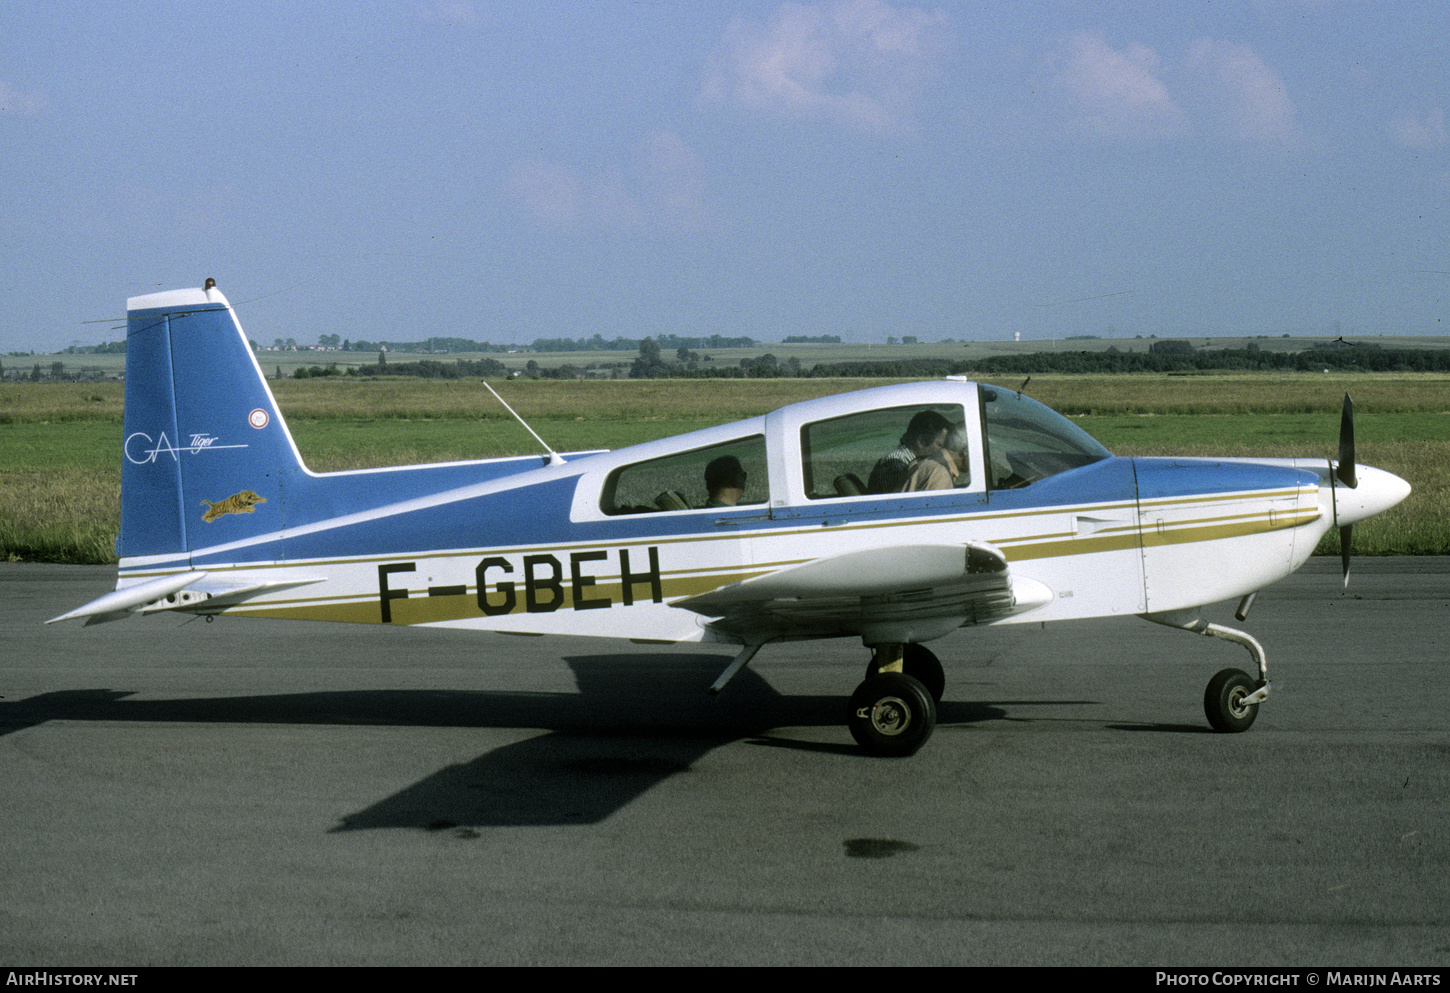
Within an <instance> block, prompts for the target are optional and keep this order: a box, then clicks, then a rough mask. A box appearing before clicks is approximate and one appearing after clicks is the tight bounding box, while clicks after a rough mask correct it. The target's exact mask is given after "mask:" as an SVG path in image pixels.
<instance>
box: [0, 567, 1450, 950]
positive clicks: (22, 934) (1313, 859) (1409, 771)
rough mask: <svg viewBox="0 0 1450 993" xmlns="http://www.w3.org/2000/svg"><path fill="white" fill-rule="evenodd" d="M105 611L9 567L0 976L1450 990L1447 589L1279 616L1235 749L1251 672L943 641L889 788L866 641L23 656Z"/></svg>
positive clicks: (1269, 607)
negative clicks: (420, 972)
mask: <svg viewBox="0 0 1450 993" xmlns="http://www.w3.org/2000/svg"><path fill="white" fill-rule="evenodd" d="M112 582H113V573H112V571H111V570H109V569H105V568H88V567H65V566H43V565H13V564H11V565H0V644H3V646H4V648H3V650H0V651H3V663H0V783H3V787H0V789H3V802H0V963H3V964H17V965H19V964H24V965H34V966H60V965H68V966H81V965H98V966H100V965H167V964H190V965H232V964H235V965H279V964H298V965H302V964H305V965H325V964H339V965H361V964H390V965H411V964H439V965H442V964H735V965H768V964H811V965H846V964H860V965H886V964H962V965H972V964H982V965H986V964H993V965H1002V964H1006V965H1017V964H1030V965H1089V964H1092V965H1101V964H1112V965H1150V966H1166V965H1173V966H1190V965H1203V966H1216V967H1225V968H1227V967H1235V966H1250V965H1318V966H1330V965H1345V966H1356V965H1357V966H1368V965H1382V966H1398V967H1412V966H1431V965H1438V966H1445V965H1450V816H1447V815H1450V726H1447V719H1446V713H1447V704H1450V664H1447V662H1446V657H1447V655H1450V559H1445V558H1436V559H1360V560H1357V561H1356V563H1355V575H1354V578H1353V580H1352V582H1351V585H1350V588H1349V591H1348V593H1346V592H1344V591H1343V590H1342V589H1341V585H1340V581H1339V576H1338V562H1337V561H1336V562H1331V561H1326V560H1314V561H1313V562H1311V563H1310V564H1309V566H1307V567H1306V568H1305V570H1303V571H1302V572H1300V573H1299V574H1298V575H1296V576H1294V577H1292V578H1291V579H1289V580H1287V581H1285V582H1284V583H1281V584H1279V585H1277V586H1275V587H1271V588H1270V589H1268V590H1266V591H1264V592H1263V593H1262V594H1261V595H1260V596H1259V598H1258V602H1257V604H1256V605H1255V606H1254V608H1253V612H1252V614H1251V615H1250V617H1249V620H1248V623H1247V624H1246V625H1244V626H1245V627H1246V628H1247V629H1248V630H1249V631H1250V632H1251V633H1252V634H1254V636H1255V637H1257V638H1258V639H1259V640H1260V641H1262V642H1263V643H1264V645H1265V647H1266V649H1267V652H1268V658H1269V667H1270V675H1271V677H1272V679H1273V695H1272V697H1271V698H1270V700H1269V701H1268V702H1267V703H1265V704H1264V705H1263V706H1262V707H1261V708H1260V713H1259V717H1258V721H1257V723H1256V724H1255V725H1254V727H1253V728H1252V729H1251V730H1250V731H1248V732H1247V733H1245V734H1240V735H1223V734H1215V733H1212V732H1211V731H1209V729H1208V726H1207V723H1206V721H1205V719H1204V716H1203V711H1202V696H1203V690H1204V686H1205V685H1206V684H1207V682H1208V679H1209V677H1211V676H1212V675H1213V674H1214V673H1215V672H1216V671H1218V670H1219V669H1222V668H1227V667H1235V668H1245V669H1247V668H1249V664H1248V663H1249V658H1248V654H1247V652H1245V651H1244V650H1243V649H1242V648H1240V647H1238V646H1235V645H1231V644H1228V643H1226V642H1222V641H1219V640H1217V639H1212V638H1205V637H1202V636H1198V635H1192V634H1188V633H1184V632H1179V631H1174V630H1170V629H1168V628H1163V627H1159V626H1156V625H1151V624H1147V623H1144V622H1142V621H1140V620H1136V619H1127V620H1108V621H1091V622H1079V623H1075V624H1062V625H1049V626H1047V627H1045V628H1043V627H1041V626H1039V625H1031V626H1017V627H1010V628H992V629H978V630H964V631H960V632H958V633H956V634H954V635H952V636H950V637H948V638H946V639H943V640H942V641H939V642H936V643H934V644H933V646H932V647H933V648H934V649H935V650H936V651H937V653H938V654H939V655H940V656H941V657H942V659H943V661H944V662H945V663H946V665H947V677H948V683H947V694H946V699H945V700H944V701H943V703H942V706H941V708H940V724H939V726H938V728H937V731H936V734H935V736H934V737H933V738H932V740H931V741H930V742H928V744H927V745H926V747H925V748H924V749H923V750H922V751H921V752H919V753H918V754H917V755H915V756H913V757H911V758H909V759H894V760H893V759H871V758H867V757H864V756H863V755H861V754H859V753H858V751H857V750H856V748H855V746H854V744H853V742H852V741H851V738H850V735H849V733H848V732H847V731H846V729H845V728H844V726H843V724H842V718H843V711H844V708H845V698H846V697H847V696H848V695H849V694H850V692H851V690H852V689H853V688H854V687H855V686H856V684H857V683H858V682H859V681H860V679H861V676H862V673H863V671H864V668H865V664H866V661H867V653H866V651H865V650H864V649H863V648H862V647H861V646H860V645H859V644H857V643H855V642H853V641H833V642H817V643H803V644H797V645H786V646H770V647H767V648H766V649H764V650H763V651H762V652H761V653H760V655H759V656H757V658H756V660H755V661H754V662H753V663H752V664H751V666H750V667H749V668H748V669H747V670H746V671H745V672H744V673H743V674H742V675H741V676H740V677H738V678H737V679H736V680H735V682H734V683H732V684H731V685H730V686H729V687H728V688H727V689H726V690H725V692H724V693H723V694H722V695H721V696H719V697H715V698H711V697H708V696H707V695H706V693H705V687H706V686H708V685H709V683H710V682H711V681H712V680H713V679H714V678H715V676H716V675H718V673H719V672H720V670H722V669H723V668H724V667H725V665H726V664H727V663H728V662H729V659H730V653H729V652H728V651H727V650H724V649H723V648H720V647H716V646H710V647H705V648H702V647H700V646H680V647H668V646H642V645H631V644H629V643H624V642H617V641H605V640H592V639H582V640H574V639H566V638H542V639H541V638H515V637H507V636H503V635H471V634H466V633H461V632H448V631H428V630H421V629H385V628H381V627H377V626H371V625H369V626H363V625H358V626H353V625H333V624H307V623H285V622H270V621H253V620H234V619H228V618H223V619H220V620H218V621H217V622H215V623H210V624H208V623H205V622H202V621H192V622H190V623H186V622H184V621H183V619H181V618H174V617H160V618H145V619H129V620H125V621H121V622H117V623H114V624H106V625H98V626H92V627H83V626H80V625H79V624H73V625H53V626H50V627H45V626H42V625H41V623H40V622H41V621H42V620H44V619H45V618H47V617H52V616H55V615H57V614H60V613H62V612H64V611H66V610H69V609H70V608H72V607H75V606H78V605H80V604H82V603H85V602H86V601H88V600H90V599H93V598H94V597H96V596H99V595H101V594H102V593H104V592H106V591H107V590H109V589H110V587H111V585H112ZM1232 607H1233V605H1232V604H1221V605H1218V606H1216V607H1214V608H1212V609H1211V610H1210V612H1209V616H1210V617H1211V619H1214V620H1217V621H1220V622H1221V623H1233V622H1232V619H1231V614H1232Z"/></svg>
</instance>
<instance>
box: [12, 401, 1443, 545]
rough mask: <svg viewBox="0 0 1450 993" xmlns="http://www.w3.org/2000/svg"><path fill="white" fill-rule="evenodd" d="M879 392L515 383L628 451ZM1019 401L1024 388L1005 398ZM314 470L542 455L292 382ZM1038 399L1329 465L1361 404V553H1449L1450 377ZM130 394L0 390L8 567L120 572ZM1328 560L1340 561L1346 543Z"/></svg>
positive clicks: (600, 439)
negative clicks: (1368, 488)
mask: <svg viewBox="0 0 1450 993" xmlns="http://www.w3.org/2000/svg"><path fill="white" fill-rule="evenodd" d="M879 385H884V381H882V380H789V379H784V380H711V381H698V380H695V381H691V380H620V381H609V382H584V381H566V382H561V381H549V380H539V381H524V380H520V381H513V382H509V383H505V384H501V385H499V386H498V387H497V388H498V389H499V391H500V393H501V394H502V395H503V396H504V398H505V399H506V400H507V401H508V402H509V403H510V404H511V405H512V406H513V407H514V408H515V409H516V410H518V411H519V412H520V413H521V414H523V415H524V416H525V417H526V418H527V419H528V420H529V421H530V423H531V424H532V425H533V426H534V429H535V430H537V431H538V432H539V433H540V434H541V435H542V436H543V437H544V438H545V439H546V440H547V441H548V442H549V443H550V444H551V445H552V446H553V447H554V448H556V449H557V450H559V451H571V450H580V449H589V448H619V447H623V446H625V445H629V444H635V443H638V442H641V441H648V440H651V439H654V438H661V437H666V436H669V435H673V434H678V433H680V432H683V431H689V430H694V429H696V428H702V427H708V426H711V425H714V424H719V423H722V422H725V421H730V420H736V419H739V418H743V417H749V416H754V415H756V414H761V413H765V412H766V411H769V410H772V409H774V408H776V407H779V406H781V405H783V404H786V403H792V402H794V401H797V400H804V399H808V398H811V397H816V396H823V395H827V394H831V393H838V392H843V391H845V390H852V389H861V388H864V387H868V386H879ZM1007 385H1010V386H1012V387H1013V388H1015V387H1017V386H1018V385H1019V384H1018V383H1017V382H1013V383H1010V384H1007ZM273 387H274V390H275V392H276V394H277V399H278V403H279V404H280V405H281V407H282V410H283V412H284V413H285V414H286V416H287V418H288V423H289V426H290V427H291V429H292V432H293V435H294V437H295V438H296V440H297V445H298V447H299V449H301V451H302V454H303V457H304V459H305V460H306V461H307V463H308V465H309V466H310V467H311V468H313V469H315V470H318V471H332V470H337V469H348V468H363V467H368V466H380V465H400V464H408V463H415V462H433V461H452V460H458V459H472V458H486V457H490V456H495V455H509V454H520V453H525V452H533V451H537V450H538V446H537V443H536V442H534V441H533V439H532V438H530V437H529V435H528V434H527V432H525V431H524V429H523V428H522V427H520V426H519V425H518V424H517V422H515V421H514V420H513V419H512V418H511V417H509V415H508V414H507V412H505V411H503V410H502V409H501V408H500V407H499V405H498V403H497V401H495V400H494V399H493V398H492V397H491V396H490V395H489V394H488V392H487V390H485V389H484V388H483V387H482V386H481V385H480V384H479V383H478V381H477V380H473V381H454V382H428V381H422V380H395V381H390V380H381V381H372V382H370V381H361V380H350V379H323V380H317V379H313V380H282V381H279V382H276V383H274V384H273ZM1027 392H1028V393H1029V394H1030V395H1032V396H1035V397H1036V398H1038V399H1040V400H1042V401H1043V402H1044V403H1047V404H1048V405H1049V406H1052V407H1054V408H1055V409H1057V410H1060V411H1063V412H1064V413H1067V414H1069V415H1071V416H1073V417H1074V419H1075V420H1076V421H1077V422H1078V423H1079V424H1081V425H1082V426H1083V427H1084V428H1085V429H1086V430H1087V431H1088V432H1089V433H1090V434H1092V435H1094V436H1095V437H1096V438H1098V439H1099V440H1100V441H1102V442H1103V444H1105V445H1107V446H1108V448H1110V449H1111V450H1113V451H1114V452H1116V453H1117V454H1120V455H1159V454H1182V455H1225V456H1231V455H1247V456H1255V455H1257V456H1268V455H1281V456H1282V455H1308V456H1315V457H1324V458H1328V457H1331V456H1333V455H1334V453H1335V448H1336V444H1337V438H1338V431H1339V405H1340V402H1341V400H1342V398H1343V396H1344V394H1345V392H1349V393H1351V394H1353V396H1354V398H1355V403H1356V407H1357V411H1358V417H1357V421H1356V426H1357V434H1358V439H1357V441H1358V458H1359V461H1360V462H1363V463H1366V464H1369V465H1375V466H1379V467H1380V468H1383V469H1387V470H1389V471H1391V472H1394V473H1397V474H1398V475H1400V476H1403V477H1404V478H1406V479H1408V480H1409V481H1410V482H1411V484H1412V485H1413V486H1414V487H1415V491H1414V492H1413V493H1412V494H1411V496H1410V497H1409V499H1408V500H1406V501H1405V502H1404V503H1403V504H1401V505H1400V506H1399V507H1396V508H1395V509H1394V510H1392V511H1390V512H1389V513H1387V514H1385V515H1383V516H1382V517H1380V518H1376V519H1375V520H1374V521H1371V522H1369V523H1367V524H1365V525H1362V526H1360V527H1357V528H1356V529H1355V550H1356V552H1357V553H1360V554H1371V555H1373V554H1382V555H1383V554H1450V377H1438V376H1414V375H1385V376H1353V377H1344V376H1338V377H1336V376H1318V375H1299V376H1294V375H1240V376H1228V375H1225V376H1183V377H1174V376H1042V377H1036V376H1034V377H1033V379H1032V382H1031V384H1030V385H1029V387H1028V390H1027ZM121 415H122V387H121V384H119V383H77V384H51V383H38V384H28V383H3V384H0V438H3V439H4V442H3V445H0V469H3V473H0V559H9V560H12V561H14V560H31V561H55V562H108V561H114V556H113V554H112V543H113V540H114V536H115V533H116V530H117V527H118V520H119V501H120V461H119V450H120V446H121ZM1319 551H1320V552H1321V553H1324V554H1329V553H1334V554H1337V551H1338V545H1337V536H1336V535H1334V534H1332V533H1331V535H1330V536H1329V537H1327V538H1326V539H1325V543H1324V544H1323V545H1322V546H1321V548H1320V549H1319Z"/></svg>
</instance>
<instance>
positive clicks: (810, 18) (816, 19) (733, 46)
mask: <svg viewBox="0 0 1450 993" xmlns="http://www.w3.org/2000/svg"><path fill="white" fill-rule="evenodd" d="M946 41H947V16H946V14H945V13H943V12H941V11H926V10H922V9H920V8H916V7H904V8H896V7H892V6H890V5H889V4H886V3H884V2H882V0H835V2H829V3H812V4H797V3H786V4H782V5H781V6H780V7H779V8H778V9H777V10H776V12H775V13H774V14H773V15H771V17H770V19H769V21H768V22H767V23H766V24H764V25H760V24H757V23H754V22H751V21H747V20H745V19H744V18H739V17H737V18H735V19H734V20H732V21H731V22H730V25H729V27H728V28H727V29H726V31H725V36H724V38H723V39H722V40H721V42H720V45H719V46H718V47H717V48H716V50H715V52H714V53H713V54H712V55H711V56H710V58H709V59H708V60H707V63H706V66H705V79H704V86H703V88H702V91H701V100H702V102H704V103H707V104H716V105H732V106H740V107H745V108H748V109H750V110H754V111H759V112H763V113H767V114H778V115H782V116H788V117H797V118H803V119H818V120H827V121H831V122H833V123H837V124H844V125H849V126H852V127H857V128H861V129H864V130H868V131H877V132H887V131H896V130H902V129H905V128H908V127H909V126H910V124H911V121H912V117H913V109H914V107H915V104H916V101H917V98H918V97H919V96H920V93H921V91H922V89H923V88H924V87H925V85H926V83H927V81H928V80H929V79H930V78H931V76H932V75H933V73H934V71H935V64H936V59H937V56H938V55H939V54H940V53H941V51H942V50H943V49H944V47H945V45H946Z"/></svg>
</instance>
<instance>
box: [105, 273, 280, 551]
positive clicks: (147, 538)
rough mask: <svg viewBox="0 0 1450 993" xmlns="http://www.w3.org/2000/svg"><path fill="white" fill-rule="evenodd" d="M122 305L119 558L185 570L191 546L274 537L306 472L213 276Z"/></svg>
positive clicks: (249, 348)
mask: <svg viewBox="0 0 1450 993" xmlns="http://www.w3.org/2000/svg"><path fill="white" fill-rule="evenodd" d="M126 311H127V314H126V317H127V326H126V414H125V441H124V443H123V446H122V454H123V458H122V462H121V535H120V538H119V539H118V540H117V542H116V553H117V554H118V555H120V556H121V557H122V558H131V559H134V558H136V557H148V558H149V557H156V559H155V564H156V565H166V566H170V565H183V564H185V560H186V559H187V558H188V553H190V552H191V551H193V550H195V549H198V548H205V547H207V546H209V545H216V544H221V543H225V542H229V541H235V540H238V539H242V538H251V537H255V536H258V535H263V534H268V533H273V532H277V533H280V532H281V530H282V508H283V497H282V494H283V485H284V481H285V477H286V475H287V474H288V473H289V472H305V471H306V470H305V469H304V468H303V465H302V459H301V457H300V456H299V455H298V453H297V446H296V445H295V444H293V442H292V436H291V434H290V433H289V432H288V430H287V425H286V423H285V422H284V421H283V420H282V415H281V412H280V411H278V409H277V403H276V401H275V400H274V399H273V398H272V391H271V390H270V389H268V388H267V381H266V378H265V377H264V376H263V375H262V370H261V367H260V366H258V364H257V360H256V357H255V356H254V355H253V354H252V349H251V345H250V344H249V343H248V341H247V338H246V336H245V335H244V334H243V333H242V328H241V325H240V324H238V323H237V319H236V315H235V313H233V311H232V308H231V305H230V304H228V303H227V300H226V297H224V296H222V294H221V291H219V290H217V289H215V287H214V284H213V283H212V282H211V281H210V280H208V285H207V288H206V289H188V290H172V291H169V292H166V293H153V294H150V295H148V296H141V297H132V298H131V299H130V300H128V301H127V303H126ZM168 560H175V561H168ZM137 564H141V563H137Z"/></svg>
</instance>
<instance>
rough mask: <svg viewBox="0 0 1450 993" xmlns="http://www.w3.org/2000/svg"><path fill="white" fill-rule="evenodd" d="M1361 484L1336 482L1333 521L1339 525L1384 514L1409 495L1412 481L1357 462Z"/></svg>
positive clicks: (1356, 469) (1357, 471) (1356, 470)
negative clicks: (1409, 481) (1346, 484)
mask: <svg viewBox="0 0 1450 993" xmlns="http://www.w3.org/2000/svg"><path fill="white" fill-rule="evenodd" d="M1355 472H1356V473H1357V474H1358V477H1359V479H1358V485H1357V486H1355V488H1354V489H1350V488H1349V487H1347V486H1345V485H1343V484H1342V483H1339V482H1335V483H1334V523H1335V525H1336V526H1338V527H1344V526H1345V525H1346V524H1356V523H1358V522H1359V521H1363V520H1367V519H1369V518H1371V517H1373V516H1374V515H1376V514H1382V513H1384V512H1385V511H1386V510H1389V509H1390V508H1391V507H1393V506H1394V505H1395V504H1397V503H1399V502H1400V501H1401V500H1403V499H1404V498H1405V497H1407V496H1409V495H1410V484H1409V483H1407V482H1405V481H1404V480H1403V479H1401V478H1400V477H1399V476H1396V475H1395V474H1394V473H1392V472H1385V471H1384V470H1383V469H1376V468H1374V467H1372V466H1367V465H1356V466H1355Z"/></svg>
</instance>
